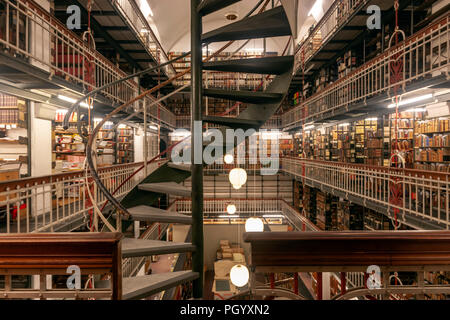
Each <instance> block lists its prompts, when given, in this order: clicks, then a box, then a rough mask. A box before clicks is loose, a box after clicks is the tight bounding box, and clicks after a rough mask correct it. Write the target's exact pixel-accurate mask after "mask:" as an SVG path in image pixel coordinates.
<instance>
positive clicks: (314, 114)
mask: <svg viewBox="0 0 450 320" xmlns="http://www.w3.org/2000/svg"><path fill="white" fill-rule="evenodd" d="M449 28H450V15H449V14H448V13H447V14H445V15H444V16H442V17H440V18H439V19H437V20H436V21H434V22H433V23H431V24H429V25H428V26H426V27H425V28H423V29H422V30H420V31H419V32H417V33H415V34H414V35H412V36H410V37H409V38H407V39H405V40H404V41H402V42H400V43H399V44H398V45H396V46H393V45H391V46H389V47H388V49H386V50H385V51H384V52H383V53H382V54H380V55H379V56H377V57H376V58H374V59H372V60H370V61H368V62H367V63H365V64H364V65H362V66H360V67H359V68H357V69H356V70H354V71H352V72H351V73H350V74H349V75H347V76H345V77H343V78H341V79H339V80H337V81H335V82H334V83H333V84H331V85H329V86H327V87H326V88H325V89H323V90H321V91H319V92H317V93H315V94H314V95H312V96H311V97H310V98H308V99H306V100H305V101H304V102H302V103H300V104H299V105H298V106H296V107H294V108H293V109H292V110H290V111H288V112H286V113H284V114H283V115H282V126H283V128H284V129H295V128H298V127H301V126H302V125H304V124H305V123H310V122H314V121H325V120H326V121H330V120H340V119H341V120H342V119H348V118H351V117H357V116H360V115H366V116H367V115H370V114H379V113H387V112H388V111H387V105H388V104H390V103H391V102H392V101H391V98H392V96H394V95H395V93H397V94H399V95H400V94H405V93H407V92H409V91H412V90H417V89H421V88H429V89H430V90H434V91H436V90H439V89H440V90H442V89H443V88H447V87H448V86H449V68H450V59H449V55H448V50H449V44H450V43H449V39H450V37H449V33H450V29H449ZM399 63H400V64H401V68H402V71H401V72H400V73H399V74H394V73H393V71H392V68H393V66H394V64H399ZM434 94H436V92H434ZM444 98H445V99H448V97H447V96H445V97H444Z"/></svg>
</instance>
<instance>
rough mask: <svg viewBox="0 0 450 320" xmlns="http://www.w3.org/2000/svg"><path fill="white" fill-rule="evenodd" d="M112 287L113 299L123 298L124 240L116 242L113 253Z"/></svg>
mask: <svg viewBox="0 0 450 320" xmlns="http://www.w3.org/2000/svg"><path fill="white" fill-rule="evenodd" d="M113 260H114V261H113V270H112V277H111V280H112V289H113V295H112V299H113V300H122V241H120V240H119V241H118V242H116V245H115V248H114V254H113Z"/></svg>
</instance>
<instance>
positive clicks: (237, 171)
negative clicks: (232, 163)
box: [228, 168, 247, 189]
mask: <svg viewBox="0 0 450 320" xmlns="http://www.w3.org/2000/svg"><path fill="white" fill-rule="evenodd" d="M228 178H229V180H230V183H231V184H232V185H233V188H234V189H240V188H241V187H242V186H243V185H244V184H245V183H246V182H247V172H246V171H245V170H244V169H242V168H234V169H233V170H231V171H230V174H229V176H228Z"/></svg>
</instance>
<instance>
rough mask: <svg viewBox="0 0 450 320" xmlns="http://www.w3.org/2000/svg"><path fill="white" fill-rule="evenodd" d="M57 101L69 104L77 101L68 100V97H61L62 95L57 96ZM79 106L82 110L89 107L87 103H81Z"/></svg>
mask: <svg viewBox="0 0 450 320" xmlns="http://www.w3.org/2000/svg"><path fill="white" fill-rule="evenodd" d="M58 99H60V100H63V101H67V102H70V103H75V102H77V100H75V99H73V98H70V97H66V96H63V95H62V94H58ZM80 106H81V107H83V108H86V109H89V105H88V104H87V103H85V102H81V103H80ZM91 108H92V107H91Z"/></svg>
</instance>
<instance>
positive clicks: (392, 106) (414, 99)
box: [388, 93, 433, 108]
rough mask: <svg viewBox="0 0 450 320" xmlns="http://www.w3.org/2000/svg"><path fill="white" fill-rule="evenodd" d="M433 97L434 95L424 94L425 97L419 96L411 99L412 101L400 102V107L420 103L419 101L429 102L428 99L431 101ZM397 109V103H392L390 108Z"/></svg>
mask: <svg viewBox="0 0 450 320" xmlns="http://www.w3.org/2000/svg"><path fill="white" fill-rule="evenodd" d="M432 97H433V94H432V93H429V94H424V95H423V96H418V97H415V98H410V99H405V100H402V101H400V103H399V104H398V106H399V107H401V106H404V105H405V104H411V103H414V102H419V101H423V100H427V99H431V98H432ZM394 107H395V103H391V104H389V105H388V108H394Z"/></svg>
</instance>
